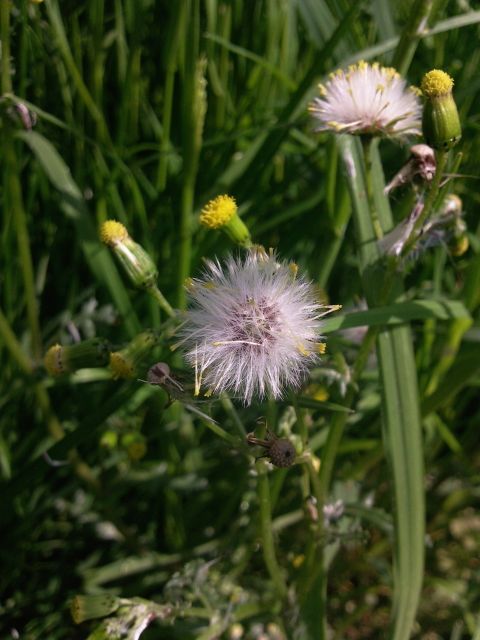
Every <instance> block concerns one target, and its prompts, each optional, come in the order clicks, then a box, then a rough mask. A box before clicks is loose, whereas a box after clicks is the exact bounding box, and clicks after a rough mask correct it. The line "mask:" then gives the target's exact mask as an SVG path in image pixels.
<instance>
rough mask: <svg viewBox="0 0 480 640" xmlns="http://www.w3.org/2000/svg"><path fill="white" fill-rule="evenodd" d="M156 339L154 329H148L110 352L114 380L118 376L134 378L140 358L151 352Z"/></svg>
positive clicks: (156, 335)
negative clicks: (118, 348)
mask: <svg viewBox="0 0 480 640" xmlns="http://www.w3.org/2000/svg"><path fill="white" fill-rule="evenodd" d="M157 340H158V334H157V332H155V331H152V330H148V331H143V332H142V333H139V334H138V336H135V338H134V339H133V340H132V341H131V342H129V343H128V344H127V346H126V347H124V348H123V349H121V350H120V351H114V352H112V353H111V354H110V370H111V372H112V376H113V378H114V379H115V380H117V379H118V378H134V377H135V375H136V374H137V368H138V366H139V365H140V363H141V362H142V360H143V359H144V358H145V357H146V356H147V355H148V354H149V353H150V352H151V350H152V348H153V347H154V346H155V344H156V343H157Z"/></svg>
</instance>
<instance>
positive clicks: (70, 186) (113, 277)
mask: <svg viewBox="0 0 480 640" xmlns="http://www.w3.org/2000/svg"><path fill="white" fill-rule="evenodd" d="M17 137H18V138H20V139H21V140H23V142H25V143H26V144H27V146H28V147H30V149H31V151H32V152H33V154H34V156H35V157H36V159H37V160H38V162H39V164H40V166H41V167H42V169H43V170H44V171H45V174H46V175H47V177H48V179H49V180H50V182H51V183H52V185H53V186H54V187H55V188H56V189H57V190H58V191H59V193H60V206H61V208H62V210H63V212H64V213H65V215H66V216H67V217H68V218H70V219H71V220H72V222H73V224H74V226H75V231H76V233H77V237H78V241H79V242H80V245H81V247H82V250H83V252H84V255H85V259H86V260H87V262H88V264H89V266H90V268H91V270H92V272H93V274H94V275H95V277H96V278H97V280H98V281H99V282H100V283H101V284H102V285H104V286H105V287H106V288H107V289H108V291H109V293H110V296H111V297H112V300H113V301H114V303H115V306H116V308H117V311H118V312H119V313H120V315H121V317H122V319H123V321H124V322H125V326H126V328H127V331H128V333H129V335H130V336H133V335H135V334H136V333H138V332H139V331H140V323H139V321H138V318H137V316H136V313H135V311H134V309H133V307H132V305H131V303H130V300H129V298H128V295H127V293H126V291H125V286H124V284H123V282H122V280H121V278H120V276H119V273H118V271H117V267H116V266H115V263H114V262H113V258H112V256H111V255H110V254H109V252H108V250H107V249H106V248H105V247H103V246H102V244H101V243H100V241H99V239H98V233H97V230H96V228H95V226H94V224H93V222H92V221H91V219H90V218H89V215H88V211H87V208H86V205H85V201H84V199H83V197H82V194H81V192H80V189H79V188H78V186H77V184H76V183H75V181H74V180H73V178H72V175H71V173H70V170H69V168H68V167H67V165H66V164H65V162H64V161H63V159H62V157H61V156H60V154H59V153H58V151H57V150H56V149H55V147H54V146H53V145H52V144H51V143H50V142H49V141H48V140H47V139H46V138H44V137H43V136H42V135H41V134H39V133H36V132H34V131H30V132H19V133H18V134H17Z"/></svg>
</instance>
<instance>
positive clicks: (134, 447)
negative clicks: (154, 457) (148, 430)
mask: <svg viewBox="0 0 480 640" xmlns="http://www.w3.org/2000/svg"><path fill="white" fill-rule="evenodd" d="M121 442H122V447H123V448H124V449H125V450H126V452H127V455H128V457H129V458H130V460H131V461H132V462H137V461H138V460H141V459H142V458H143V457H144V455H145V454H146V453H147V444H146V441H145V436H143V435H142V434H141V433H138V432H132V431H131V432H129V433H125V434H124V435H123V436H122V440H121Z"/></svg>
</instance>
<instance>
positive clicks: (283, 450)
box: [267, 438, 296, 467]
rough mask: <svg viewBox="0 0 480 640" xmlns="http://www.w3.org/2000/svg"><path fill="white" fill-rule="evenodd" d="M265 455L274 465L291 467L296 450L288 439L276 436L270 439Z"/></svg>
mask: <svg viewBox="0 0 480 640" xmlns="http://www.w3.org/2000/svg"><path fill="white" fill-rule="evenodd" d="M267 455H268V457H269V458H270V462H271V463H272V464H273V465H274V466H275V467H291V466H292V464H293V463H294V461H295V457H296V451H295V447H294V446H293V444H292V443H291V442H290V440H287V439H286V438H276V439H275V440H273V441H272V444H271V445H270V448H269V451H268V454H267Z"/></svg>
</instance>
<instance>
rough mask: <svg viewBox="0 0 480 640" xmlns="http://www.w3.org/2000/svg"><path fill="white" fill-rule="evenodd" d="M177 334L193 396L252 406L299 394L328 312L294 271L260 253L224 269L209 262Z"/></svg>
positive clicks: (191, 291) (193, 288)
mask: <svg viewBox="0 0 480 640" xmlns="http://www.w3.org/2000/svg"><path fill="white" fill-rule="evenodd" d="M189 301H190V308H189V309H188V311H187V312H186V321H185V323H184V325H183V327H182V329H181V334H182V337H183V340H182V343H183V344H185V345H186V348H187V350H186V354H185V357H186V359H187V361H188V362H189V363H190V364H191V365H192V367H195V371H196V378H197V385H196V386H197V391H198V389H199V387H200V385H201V386H202V387H204V388H205V389H206V390H207V391H210V392H212V393H215V394H218V393H221V392H222V391H229V392H231V393H233V394H234V395H235V396H237V397H241V398H242V399H243V401H244V403H245V404H250V403H251V401H252V398H253V397H254V396H258V397H259V398H263V397H265V395H272V396H273V397H275V398H279V397H281V395H282V392H283V390H284V388H286V387H297V386H298V385H299V384H300V383H301V382H302V381H303V380H304V378H305V376H306V374H307V372H308V368H309V367H310V366H311V365H313V364H314V363H315V362H316V361H317V360H318V347H319V345H318V340H319V337H320V336H319V332H320V327H321V321H320V317H321V316H322V315H324V314H325V313H328V311H325V309H328V310H330V309H329V308H328V307H323V306H322V305H320V304H318V303H317V302H316V300H315V294H314V290H313V287H312V285H311V284H310V283H308V282H306V281H305V280H304V279H302V278H301V277H297V275H296V265H288V264H286V263H280V262H278V261H277V259H276V257H275V255H274V254H273V253H270V254H266V253H265V251H264V250H263V249H261V250H260V249H259V248H258V247H257V248H255V249H252V250H250V251H249V252H248V253H247V254H246V256H244V257H243V258H234V257H230V258H229V259H228V260H227V261H226V263H225V265H224V266H223V267H222V266H221V265H220V263H219V262H218V261H215V262H212V261H208V262H207V266H206V269H205V272H204V274H203V278H202V279H198V280H194V281H193V283H192V284H191V285H190V286H189Z"/></svg>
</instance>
